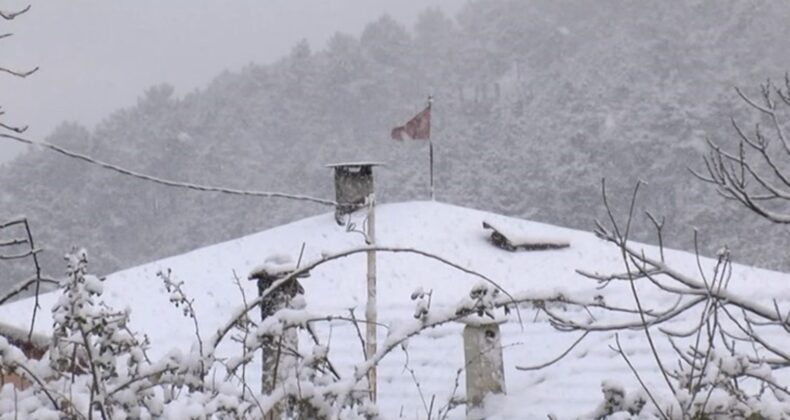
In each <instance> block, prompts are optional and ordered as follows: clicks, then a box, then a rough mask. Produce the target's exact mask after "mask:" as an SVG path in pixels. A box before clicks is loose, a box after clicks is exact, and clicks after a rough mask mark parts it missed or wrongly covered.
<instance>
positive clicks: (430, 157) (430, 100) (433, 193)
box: [428, 95, 436, 201]
mask: <svg viewBox="0 0 790 420" xmlns="http://www.w3.org/2000/svg"><path fill="white" fill-rule="evenodd" d="M431 105H433V96H432V95H428V109H431ZM428 130H429V131H428V160H429V162H430V163H429V166H430V173H431V201H436V191H435V190H434V187H433V139H432V138H431V132H430V128H429V129H428Z"/></svg>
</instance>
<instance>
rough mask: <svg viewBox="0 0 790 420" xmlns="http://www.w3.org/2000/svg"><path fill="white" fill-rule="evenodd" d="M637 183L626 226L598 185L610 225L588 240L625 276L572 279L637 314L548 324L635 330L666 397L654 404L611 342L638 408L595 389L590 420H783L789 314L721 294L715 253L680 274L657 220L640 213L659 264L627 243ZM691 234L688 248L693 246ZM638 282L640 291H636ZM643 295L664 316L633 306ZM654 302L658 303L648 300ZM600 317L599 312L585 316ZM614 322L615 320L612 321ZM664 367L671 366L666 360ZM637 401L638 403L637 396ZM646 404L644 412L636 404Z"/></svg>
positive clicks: (726, 267) (720, 265) (722, 262)
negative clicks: (667, 255)
mask: <svg viewBox="0 0 790 420" xmlns="http://www.w3.org/2000/svg"><path fill="white" fill-rule="evenodd" d="M638 190H639V184H637V187H636V188H635V189H634V193H633V196H632V198H631V207H630V210H629V212H628V216H627V219H626V220H625V221H624V222H622V223H621V222H619V221H618V220H617V219H616V218H615V217H614V212H613V211H612V208H611V207H610V205H609V202H608V199H607V197H606V189H605V183H602V194H603V201H604V207H605V209H606V212H607V215H608V217H609V225H608V226H606V225H604V224H603V223H601V222H599V221H596V229H595V231H594V233H595V234H596V235H597V236H598V237H599V238H601V239H603V240H605V241H607V242H609V243H610V244H612V245H614V246H615V247H617V249H618V250H619V251H620V253H621V258H622V263H623V266H624V267H625V270H624V271H623V272H620V273H613V274H599V273H590V272H586V271H581V270H580V271H579V273H580V274H581V275H583V276H584V277H586V278H589V279H591V280H593V281H595V282H597V283H598V284H599V285H600V288H607V290H611V289H612V288H621V289H625V290H623V291H625V292H626V293H627V294H630V295H631V296H632V298H633V300H634V303H635V305H636V307H637V309H638V315H637V316H635V317H633V319H631V320H630V321H617V320H615V321H612V320H611V319H607V318H606V317H602V316H598V317H594V318H593V319H591V320H589V322H586V323H585V322H579V321H576V320H573V319H568V317H567V316H565V315H557V314H553V315H552V317H553V319H552V322H553V323H554V325H557V326H559V327H560V328H561V329H573V330H580V331H584V332H585V333H586V332H591V331H621V330H625V329H641V330H642V331H643V333H644V336H645V338H646V341H647V343H648V345H649V350H650V353H651V355H652V356H653V358H654V361H655V363H656V367H657V370H658V372H659V373H660V374H661V376H662V377H663V379H664V382H665V383H666V387H667V389H668V390H669V391H670V395H671V396H672V398H670V399H666V398H663V397H661V394H660V393H659V392H658V390H657V389H654V388H651V387H650V386H648V385H647V383H646V382H645V381H644V380H643V375H644V374H645V372H640V371H639V370H638V369H637V368H636V367H635V365H634V364H633V363H632V362H631V360H630V359H629V357H628V354H629V353H628V351H627V350H626V349H625V348H624V347H623V345H622V344H621V343H620V340H619V336H618V335H615V343H614V345H613V346H610V347H611V349H612V350H613V351H614V352H615V353H617V354H619V355H620V357H621V358H622V359H623V360H624V362H625V363H626V364H627V365H628V367H629V369H630V370H631V371H632V373H633V375H634V376H635V377H636V379H637V381H638V382H639V383H640V386H641V390H640V391H639V392H637V393H636V394H634V395H637V396H638V397H637V399H636V400H634V401H637V402H639V400H640V398H642V402H640V403H638V404H625V403H623V401H624V398H625V395H626V394H625V391H624V389H622V388H621V387H613V386H604V387H603V392H604V399H605V402H604V403H602V404H601V405H600V406H599V407H598V408H597V409H596V410H595V411H594V412H593V413H592V414H590V417H591V418H607V416H609V415H613V414H615V413H623V412H627V413H628V414H630V415H641V416H645V415H647V416H651V415H652V416H656V417H660V418H663V419H670V418H673V419H674V418H678V417H677V415H676V414H674V413H683V415H684V417H682V418H720V417H719V416H721V418H754V419H765V418H785V417H787V416H790V392H789V391H788V389H787V387H786V386H784V385H782V383H781V382H778V381H777V380H776V378H775V377H774V374H775V373H778V372H779V371H781V370H785V369H787V368H790V353H788V352H787V351H785V350H784V347H785V346H786V342H787V340H788V339H790V311H788V310H787V309H784V310H783V309H782V308H780V306H779V304H778V303H777V302H776V301H775V300H773V301H771V304H770V305H769V304H766V303H765V302H759V301H755V300H753V299H750V298H747V297H744V296H742V295H739V294H736V293H733V292H731V291H729V290H728V286H729V284H730V280H731V276H732V262H731V260H730V253H729V251H728V250H727V249H726V248H724V249H722V250H721V251H720V252H719V253H718V255H717V258H716V260H715V264H714V265H713V267H712V268H710V269H708V270H705V269H703V264H702V261H701V260H700V256H699V252H697V253H696V259H697V273H696V274H695V275H689V274H686V273H682V272H680V271H678V270H676V269H674V268H673V267H671V265H670V264H669V263H668V262H667V261H666V260H665V259H664V252H663V241H662V240H661V235H662V232H661V230H662V228H663V222H661V223H658V222H657V219H656V218H655V217H653V216H652V215H650V214H649V213H648V218H649V219H650V220H651V221H652V222H653V225H654V227H655V228H656V232H657V235H658V237H659V243H660V245H659V250H658V256H657V257H654V256H651V255H650V254H649V253H647V252H646V251H645V250H644V249H642V248H641V247H637V246H635V245H632V244H631V243H630V241H629V239H628V232H629V230H630V227H631V224H632V222H633V220H634V209H635V203H636V197H637V192H638ZM696 239H697V238H696V233H695V244H696V242H697V241H696ZM637 282H639V283H640V284H643V286H642V287H640V289H637V288H636V284H637ZM647 293H651V294H652V295H651V296H653V298H652V299H651V300H650V301H649V302H660V301H664V300H666V299H662V297H663V296H666V297H672V298H674V299H676V303H675V304H674V305H673V306H672V307H671V308H669V309H668V310H664V311H657V310H656V309H655V308H652V307H649V305H648V304H647V302H648V301H646V300H644V299H642V296H643V295H644V294H647ZM656 294H658V296H656ZM591 309H598V310H601V311H602V312H609V313H611V312H612V311H611V310H610V309H606V308H592V307H591ZM621 315H622V314H621ZM681 316H682V317H683V319H688V320H695V321H694V323H693V325H692V326H691V328H686V329H685V330H677V329H676V328H668V327H666V326H663V325H662V326H659V324H664V323H665V322H666V321H668V320H669V319H672V318H679V317H681ZM659 339H662V340H664V341H665V342H667V343H668V344H669V346H670V348H671V349H672V350H673V351H670V352H666V351H659V347H658V346H657V340H659ZM668 359H672V360H671V361H670V362H667V360H668ZM639 395H644V396H645V397H644V398H643V397H639ZM647 400H649V401H650V403H651V404H650V405H649V406H648V405H646V404H645V402H644V401H647Z"/></svg>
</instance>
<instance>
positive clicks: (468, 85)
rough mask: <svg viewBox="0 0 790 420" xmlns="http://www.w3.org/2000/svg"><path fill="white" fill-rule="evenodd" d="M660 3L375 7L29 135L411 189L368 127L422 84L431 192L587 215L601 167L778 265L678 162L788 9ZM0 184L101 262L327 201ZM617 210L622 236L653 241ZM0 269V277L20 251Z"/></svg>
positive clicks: (568, 219)
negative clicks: (366, 177)
mask: <svg viewBox="0 0 790 420" xmlns="http://www.w3.org/2000/svg"><path fill="white" fill-rule="evenodd" d="M669 3H671V4H669ZM669 3H667V2H626V1H615V0H603V1H597V2H594V3H593V2H573V3H568V2H563V3H559V2H554V1H549V0H545V1H528V2H526V1H516V0H512V1H493V0H480V1H472V2H470V3H468V4H467V5H466V6H465V7H463V8H462V10H461V12H460V13H459V14H458V15H457V16H447V15H445V14H443V13H442V12H440V11H438V10H435V9H429V10H426V11H425V12H423V13H422V14H421V16H420V17H419V19H418V21H417V23H416V24H415V25H414V27H405V26H404V25H402V24H401V23H399V22H397V21H396V20H394V19H393V18H391V17H388V16H382V17H381V18H379V19H378V20H376V21H374V22H371V23H370V24H369V25H368V26H367V27H366V28H365V29H364V30H363V31H362V32H361V33H360V34H345V33H338V34H336V35H334V36H333V37H332V38H331V40H330V41H329V42H328V43H327V46H326V48H321V49H317V48H314V47H313V46H311V45H309V44H308V43H307V42H301V43H298V44H296V45H294V46H293V49H292V51H291V53H290V54H289V55H288V56H286V57H283V58H282V59H281V60H279V61H277V62H275V63H273V64H270V65H250V66H247V67H246V68H244V69H243V70H241V71H238V72H225V73H223V74H220V75H218V76H217V78H216V79H214V81H212V82H211V83H210V84H209V85H208V86H206V87H205V88H203V89H201V90H199V91H195V92H193V93H190V94H187V95H184V96H177V95H175V94H174V89H173V87H171V86H168V85H159V86H153V87H151V88H150V89H148V90H147V91H145V92H143V93H141V95H140V98H139V100H138V102H137V104H136V106H133V107H129V108H125V109H120V110H116V111H114V112H112V113H111V114H109V115H108V116H107V118H106V119H105V120H104V121H103V122H101V123H100V124H99V125H98V126H97V127H95V129H92V130H90V129H88V128H86V127H83V126H80V125H79V124H75V123H64V124H63V125H61V126H60V127H58V128H57V129H56V130H55V131H54V132H53V133H52V134H51V135H50V136H49V137H48V138H47V139H46V140H47V141H48V142H51V143H54V144H57V145H60V146H63V147H67V148H69V149H72V150H75V151H79V152H82V153H86V154H89V155H91V156H94V157H96V158H98V159H101V160H103V161H107V162H111V163H115V164H118V165H122V166H125V167H128V168H130V169H133V170H137V171H140V172H144V173H148V174H152V175H154V176H159V177H163V178H168V179H174V180H182V181H189V182H195V183H205V184H219V185H223V186H227V187H233V188H241V189H263V190H279V191H286V192H294V193H304V194H310V195H313V196H319V197H327V198H330V197H331V194H332V193H331V192H332V191H333V189H332V184H331V182H332V181H331V176H330V172H329V170H328V169H327V168H325V167H324V164H326V163H330V162H335V161H343V160H360V159H372V160H379V161H384V162H386V163H387V164H388V166H386V167H385V168H383V169H382V170H380V171H378V175H377V176H378V183H377V198H378V200H379V201H380V202H391V201H400V200H420V199H427V198H428V197H429V190H428V165H427V159H428V157H427V144H425V143H422V142H416V141H415V142H406V143H399V142H395V141H392V140H390V139H389V130H390V129H391V128H392V127H393V126H395V125H398V124H401V123H402V122H404V121H405V120H406V119H407V118H409V117H411V116H412V115H413V114H414V113H415V112H417V111H419V110H420V109H421V107H422V106H423V105H424V101H425V99H426V97H427V95H428V94H429V93H430V94H432V95H434V97H435V102H434V105H433V118H434V127H433V139H434V147H435V151H436V159H435V160H436V196H437V199H438V200H440V201H444V202H449V203H453V204H458V205H463V206H469V207H474V208H480V209H485V210H490V211H493V212H497V213H502V214H506V215H512V216H518V217H522V218H528V219H532V220H537V221H543V222H547V223H553V224H558V225H562V226H567V227H572V228H577V229H583V230H589V229H590V228H591V227H592V220H593V219H594V218H595V217H596V216H600V215H601V212H602V211H603V209H602V208H601V206H600V190H599V187H600V180H601V178H602V177H605V178H607V185H608V187H609V189H610V195H611V197H622V198H623V199H624V200H625V199H626V198H627V197H628V196H629V191H630V189H631V188H632V186H633V184H634V182H636V180H637V179H642V180H644V181H646V182H647V186H646V187H645V192H646V193H645V195H644V196H643V197H646V198H644V199H643V201H644V204H645V206H647V207H649V208H651V209H652V211H653V213H654V214H657V215H664V216H665V217H666V220H667V222H666V227H665V229H664V239H665V241H666V243H665V244H666V245H667V246H670V247H680V248H684V249H692V247H693V244H692V242H691V235H688V234H687V230H688V229H689V227H696V228H698V229H699V231H700V243H701V249H700V251H701V253H702V254H704V255H711V254H713V253H714V252H715V250H716V249H717V248H718V247H720V246H721V245H723V244H727V245H729V247H730V249H732V250H733V259H734V260H735V261H737V262H741V263H748V264H754V265H759V266H763V267H768V268H774V269H782V270H788V269H790V261H788V259H787V258H786V256H785V252H784V250H785V249H787V247H788V246H789V245H790V240H788V235H787V231H786V228H784V227H782V226H778V225H771V224H770V223H769V222H767V221H764V220H761V219H759V218H757V217H755V216H754V215H752V214H749V213H748V212H747V211H745V210H744V209H743V208H741V207H740V206H739V205H737V204H736V203H730V202H728V201H726V200H725V199H723V198H722V197H721V196H719V195H717V194H716V192H715V190H714V189H713V188H712V187H711V186H709V185H705V184H704V183H702V182H699V181H698V180H695V179H694V178H693V176H692V175H691V174H690V173H689V171H688V170H687V168H689V167H690V168H695V169H704V164H703V162H702V155H703V154H704V153H705V152H706V143H705V138H710V139H713V140H715V141H716V142H717V143H718V144H722V145H728V146H731V147H732V146H734V145H736V144H737V142H738V140H739V139H738V137H737V134H736V132H735V131H734V129H733V127H732V125H731V123H730V119H731V118H734V119H736V120H737V121H738V123H739V124H740V126H742V127H746V128H750V127H753V125H754V124H755V123H757V122H760V121H761V118H764V116H761V115H759V113H756V112H755V111H754V109H751V108H750V107H748V106H747V105H746V104H744V103H743V101H742V100H741V99H740V98H739V97H738V95H737V94H736V92H735V91H734V89H733V88H734V87H736V86H737V87H741V88H742V89H743V91H744V92H745V93H747V94H754V93H758V92H759V85H760V83H762V82H764V81H765V80H766V78H772V79H778V80H781V79H782V78H783V77H784V74H785V71H787V70H790V56H788V55H787V54H785V53H784V52H785V51H787V50H788V47H790V28H789V27H788V26H787V25H786V22H787V21H788V19H790V5H788V4H787V3H783V2H768V1H743V0H733V1H695V2H687V1H679V0H678V1H673V2H669ZM75 100H78V98H75ZM786 121H790V119H788V120H786ZM0 185H2V190H0V214H5V215H14V214H19V213H23V214H25V215H26V216H27V218H28V219H29V220H30V221H31V223H32V227H33V229H34V232H35V235H36V241H37V243H38V244H40V245H41V246H43V247H45V248H46V252H44V253H42V258H43V261H44V264H45V267H46V270H48V271H49V272H50V273H59V272H60V271H61V267H62V266H63V264H62V261H61V260H62V255H63V253H64V252H65V251H67V250H68V249H70V247H71V245H73V244H81V245H86V244H87V245H89V246H90V247H91V250H92V254H93V256H94V261H96V264H95V265H93V270H94V271H96V272H99V273H109V272H111V271H114V270H118V269H121V268H125V267H130V266H133V265H136V264H139V263H143V262H146V261H149V260H153V259H157V258H161V257H163V256H166V255H172V254H176V253H181V252H185V251H188V250H190V249H194V248H196V247H199V246H204V245H208V244H212V243H216V242H219V241H222V240H227V239H231V238H234V237H238V236H242V235H245V234H250V233H253V232H256V231H260V230H262V229H265V228H268V227H273V226H276V225H279V224H282V223H286V222H289V221H293V220H295V219H297V218H300V217H304V216H308V215H312V214H316V213H319V212H324V211H328V210H329V209H328V208H326V207H321V206H318V205H305V204H304V203H302V202H293V201H285V200H260V199H255V198H243V197H231V196H224V195H213V194H207V193H195V192H192V191H187V190H181V189H173V188H168V187H164V186H159V185H154V184H151V183H146V182H141V181H140V180H137V179H133V178H128V177H123V176H121V175H118V174H115V173H112V172H108V171H103V170H100V169H98V168H96V167H93V166H89V165H86V164H84V163H82V162H78V161H73V160H70V159H67V158H64V157H62V156H59V155H56V154H53V153H51V152H49V151H46V150H34V151H32V152H30V153H27V154H26V155H24V156H22V157H20V158H18V159H16V160H14V161H12V162H10V163H9V164H7V165H4V166H2V167H0ZM617 204H620V203H615V208H617ZM636 226H638V227H641V228H643V229H644V230H642V231H636V232H633V239H635V240H644V241H653V240H654V238H653V236H652V235H651V232H650V231H649V230H650V225H649V224H647V223H640V224H637V225H636ZM0 269H2V271H0V274H2V276H1V277H0V283H3V284H11V283H13V282H15V281H18V280H19V279H20V278H21V277H24V276H22V275H20V274H19V273H21V272H22V271H23V270H29V267H13V266H9V265H4V266H3V267H0Z"/></svg>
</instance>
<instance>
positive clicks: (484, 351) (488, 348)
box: [464, 321, 506, 420]
mask: <svg viewBox="0 0 790 420" xmlns="http://www.w3.org/2000/svg"><path fill="white" fill-rule="evenodd" d="M464 359H465V367H466V418H467V420H479V419H483V418H484V417H483V414H482V409H483V400H484V399H485V397H486V396H487V395H489V394H504V393H505V392H506V390H505V367H504V363H503V361H502V340H501V334H500V332H499V324H498V323H497V322H493V321H492V322H477V323H468V324H467V325H466V327H465V328H464Z"/></svg>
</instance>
